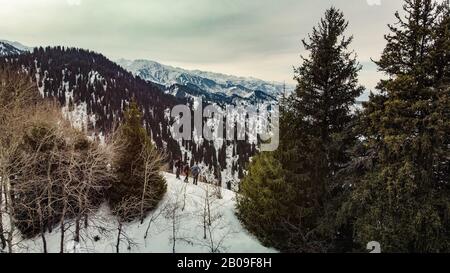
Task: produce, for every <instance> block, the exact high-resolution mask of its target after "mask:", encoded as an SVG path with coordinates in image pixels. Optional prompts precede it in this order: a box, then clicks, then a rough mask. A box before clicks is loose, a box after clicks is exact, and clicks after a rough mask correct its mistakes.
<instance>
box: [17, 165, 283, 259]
mask: <svg viewBox="0 0 450 273" xmlns="http://www.w3.org/2000/svg"><path fill="white" fill-rule="evenodd" d="M165 177H166V179H167V184H168V191H167V194H166V196H165V197H164V199H163V201H161V203H160V205H159V207H158V208H157V209H156V210H155V211H154V212H153V213H151V214H150V215H148V217H147V218H146V220H145V221H144V224H142V225H141V224H140V223H139V222H135V223H131V224H127V225H126V226H125V227H124V233H125V234H124V236H123V237H122V240H123V241H122V242H121V245H120V252H123V253H128V252H132V253H137V252H144V253H172V252H173V249H174V248H175V252H177V253H198V252H200V253H203V252H204V253H207V252H212V249H215V251H220V252H233V253H248V252H250V253H264V252H275V250H273V249H269V248H266V247H264V246H262V245H261V244H260V243H259V242H258V241H257V240H256V239H255V238H254V237H252V236H251V235H250V234H248V232H247V231H245V229H244V228H243V227H242V226H241V224H240V223H239V221H238V219H237V218H236V216H235V193H233V192H231V191H227V190H222V192H221V193H222V197H223V198H222V199H217V198H214V196H215V195H214V194H213V193H214V187H213V186H211V185H207V184H202V183H200V184H199V186H194V185H192V184H185V183H183V182H181V181H180V180H177V179H176V178H175V176H174V175H172V174H168V173H166V174H165ZM190 182H191V183H192V181H190ZM206 192H209V194H208V196H210V197H209V202H208V203H209V204H210V208H211V209H210V211H211V214H210V215H211V228H210V229H209V228H208V229H207V232H206V234H207V239H204V238H203V235H204V228H203V219H204V218H203V215H204V214H203V213H204V208H205V204H207V203H206V202H205V196H206ZM173 212H175V213H173ZM173 215H176V217H172V216H173ZM173 219H175V221H174V220H173ZM91 221H92V223H91V224H90V227H89V228H88V230H87V231H83V240H82V242H81V243H80V244H79V245H76V244H74V242H73V240H72V237H73V236H72V234H71V231H70V230H69V231H67V232H66V241H65V248H66V252H116V249H115V247H116V241H117V222H116V220H115V218H114V217H113V216H111V214H110V213H109V209H108V208H107V207H106V205H104V206H103V207H102V208H101V209H100V210H99V212H98V213H97V215H96V216H95V217H91ZM149 224H150V227H149ZM95 226H97V227H95ZM173 226H175V238H176V240H175V247H174V244H173V240H172V238H173V237H174V236H173V234H174V232H173V231H174V229H173ZM99 227H101V228H99ZM148 227H149V231H148V236H147V238H145V233H146V230H147V228H148ZM72 231H73V230H72ZM210 231H211V232H210ZM210 234H211V235H210ZM96 236H98V238H96V239H98V241H96V240H94V238H95V237H96ZM125 237H128V239H129V240H125V239H124V238H125ZM210 238H212V240H211V239H210ZM46 239H47V244H48V250H49V252H59V247H60V232H59V231H58V230H55V231H54V232H53V233H52V234H46ZM128 241H130V242H128ZM19 246H20V247H19ZM19 246H18V247H17V249H16V251H17V252H42V241H41V239H40V238H36V239H34V240H26V241H23V242H21V243H20V244H19Z"/></svg>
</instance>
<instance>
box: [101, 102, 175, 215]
mask: <svg viewBox="0 0 450 273" xmlns="http://www.w3.org/2000/svg"><path fill="white" fill-rule="evenodd" d="M117 137H118V138H119V140H118V141H119V142H120V143H121V144H122V147H123V148H122V149H121V151H120V152H119V155H118V157H117V159H116V162H115V171H116V173H117V181H116V182H115V183H113V185H112V187H111V189H110V191H109V201H110V203H111V205H112V207H113V209H114V208H115V207H116V206H117V205H120V204H121V202H123V200H127V199H129V198H138V199H139V198H141V196H142V195H143V191H144V182H145V180H146V177H144V175H145V173H146V170H145V168H146V163H148V162H145V161H146V160H147V161H148V160H150V161H151V160H155V161H159V158H158V157H159V156H160V155H159V154H158V153H154V152H153V151H154V149H155V148H154V147H153V145H152V142H151V140H150V137H149V136H148V135H147V132H146V130H145V129H144V128H143V127H142V114H141V112H140V110H139V108H138V106H137V104H136V103H135V102H132V103H131V105H130V107H129V109H128V110H127V111H125V113H124V123H123V124H122V125H121V126H120V128H119V133H118V136H117ZM148 155H151V156H152V157H151V158H148ZM146 156H147V158H146ZM153 165H154V166H152V170H147V173H157V174H154V175H153V176H152V177H150V178H148V177H147V180H148V181H149V185H147V189H145V190H146V191H147V192H149V193H151V195H152V196H151V197H149V198H148V199H147V200H146V204H145V211H149V210H151V209H153V208H154V207H155V206H156V205H157V204H158V202H159V201H160V200H161V198H162V197H163V195H164V193H165V192H166V182H165V179H164V178H163V177H162V176H161V175H160V174H159V173H158V171H159V168H160V167H161V163H155V164H153ZM139 213H140V212H139V211H136V213H135V214H133V213H132V214H130V215H120V216H121V217H123V218H125V219H126V220H132V219H133V218H135V217H137V216H139Z"/></svg>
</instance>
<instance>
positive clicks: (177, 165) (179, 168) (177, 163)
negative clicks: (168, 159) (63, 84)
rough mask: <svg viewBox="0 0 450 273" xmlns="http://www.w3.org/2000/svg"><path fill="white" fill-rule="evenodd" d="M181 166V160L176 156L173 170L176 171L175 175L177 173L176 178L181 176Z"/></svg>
mask: <svg viewBox="0 0 450 273" xmlns="http://www.w3.org/2000/svg"><path fill="white" fill-rule="evenodd" d="M181 167H182V164H181V160H180V159H179V158H178V159H177V160H176V161H175V172H176V175H177V179H181V178H180V174H181Z"/></svg>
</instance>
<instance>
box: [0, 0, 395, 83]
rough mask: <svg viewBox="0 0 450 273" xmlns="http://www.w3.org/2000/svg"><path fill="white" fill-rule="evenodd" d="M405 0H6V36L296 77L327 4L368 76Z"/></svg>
mask: <svg viewBox="0 0 450 273" xmlns="http://www.w3.org/2000/svg"><path fill="white" fill-rule="evenodd" d="M402 2H403V1H402V0H315V1H313V0H126V1H125V0H0V18H1V20H0V21H1V23H0V39H7V40H12V41H19V42H21V43H23V44H25V45H29V46H37V45H63V46H76V47H82V48H87V49H91V50H95V51H98V52H100V53H103V54H105V55H106V56H108V57H110V58H112V59H117V58H122V57H123V58H128V59H137V58H141V59H151V60H155V61H159V62H162V63H165V64H170V65H175V66H180V67H184V68H188V69H202V70H208V71H214V72H223V73H227V74H234V75H238V76H254V77H257V78H261V79H265V80H269V81H281V82H282V81H286V82H292V77H293V72H292V67H293V66H298V65H299V64H300V58H299V55H300V54H302V52H303V48H302V47H301V39H302V38H304V37H305V36H306V35H307V34H308V33H309V32H311V29H312V27H313V26H314V25H316V24H317V23H318V21H319V19H320V18H321V16H322V15H323V13H324V11H325V9H326V8H328V7H330V6H332V5H333V6H335V7H338V8H340V9H341V10H343V11H344V13H345V15H346V17H347V19H348V20H349V21H350V27H349V30H348V34H353V35H354V36H355V41H354V43H353V44H352V49H354V50H355V51H356V52H357V54H358V57H359V60H360V62H361V64H362V65H363V66H364V70H363V72H362V73H361V74H360V79H361V82H362V83H363V84H364V85H365V86H366V87H367V88H368V89H373V87H374V85H375V83H376V82H377V81H378V79H379V78H380V75H378V73H377V72H376V67H375V65H373V64H372V63H371V60H370V59H371V58H372V59H378V58H379V56H380V53H381V51H382V49H383V47H384V44H385V41H384V39H383V35H384V34H385V33H387V26H386V25H387V24H388V23H392V22H394V21H395V20H394V12H395V11H396V10H400V9H401V5H402Z"/></svg>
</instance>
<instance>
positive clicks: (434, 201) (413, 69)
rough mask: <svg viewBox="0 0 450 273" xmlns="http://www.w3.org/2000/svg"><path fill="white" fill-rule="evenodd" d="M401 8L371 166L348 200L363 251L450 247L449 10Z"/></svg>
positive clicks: (377, 107)
mask: <svg viewBox="0 0 450 273" xmlns="http://www.w3.org/2000/svg"><path fill="white" fill-rule="evenodd" d="M404 11H405V13H406V14H405V15H404V17H402V16H400V14H399V13H396V18H397V20H398V22H397V24H395V25H394V26H390V30H391V33H390V34H389V35H387V36H386V40H387V45H386V48H385V50H384V52H383V54H382V57H381V60H380V61H379V62H377V64H378V66H379V70H380V71H382V72H384V73H385V74H387V75H388V76H389V78H388V79H387V80H382V81H381V82H380V83H379V85H378V88H379V90H380V91H381V93H380V94H378V95H372V96H371V98H370V101H369V102H368V103H367V104H366V107H365V111H364V116H363V118H362V120H363V126H361V128H365V130H364V135H365V138H366V139H367V141H366V145H367V147H368V149H372V150H374V151H375V155H376V156H375V160H374V161H375V165H374V168H373V170H371V171H370V172H369V173H367V174H366V175H365V177H364V178H363V179H362V181H361V182H360V183H358V184H357V185H356V189H355V190H354V192H353V193H352V196H351V198H350V199H349V202H347V203H346V204H345V205H344V206H343V211H344V212H345V213H344V214H347V216H349V217H350V218H351V219H354V228H355V234H356V240H357V242H359V243H360V246H361V250H362V249H363V248H365V245H366V244H367V243H368V242H370V241H378V242H380V243H381V246H382V250H383V251H386V252H440V251H449V250H450V220H449V215H450V214H449V212H450V191H449V190H450V185H449V183H450V180H449V159H450V153H449V148H450V147H449V139H450V115H449V113H450V110H449V109H450V100H449V97H450V93H449V92H450V90H449V82H448V77H447V76H446V75H448V74H447V73H448V69H449V59H448V57H446V55H442V54H448V45H449V40H448V39H449V36H448V34H449V33H448V29H449V25H448V23H449V21H448V10H447V9H446V8H443V7H439V6H438V5H437V4H436V3H435V2H434V1H431V0H406V1H405V4H404Z"/></svg>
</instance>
